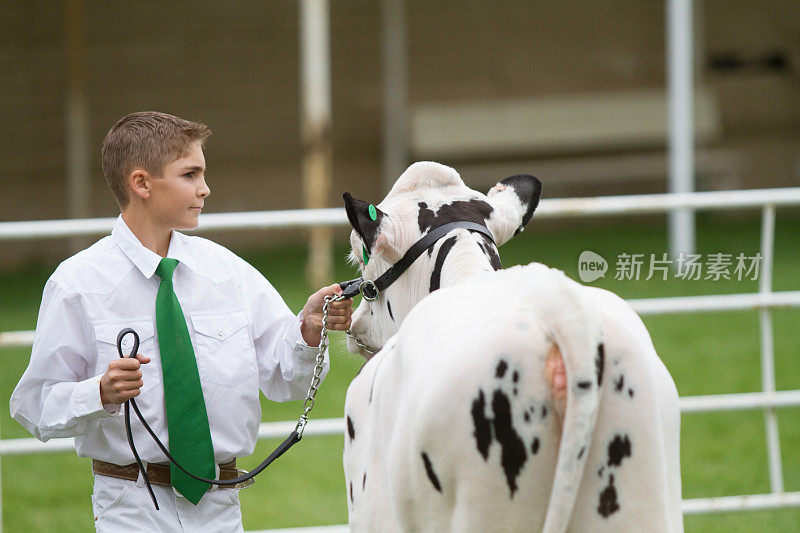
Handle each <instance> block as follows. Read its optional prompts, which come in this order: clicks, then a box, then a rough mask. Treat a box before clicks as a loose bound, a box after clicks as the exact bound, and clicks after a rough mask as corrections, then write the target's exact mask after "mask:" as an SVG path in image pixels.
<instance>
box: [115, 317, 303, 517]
mask: <svg viewBox="0 0 800 533" xmlns="http://www.w3.org/2000/svg"><path fill="white" fill-rule="evenodd" d="M129 333H130V334H133V349H132V350H131V353H130V355H127V356H126V355H123V353H122V338H123V337H124V336H125V335H127V334H129ZM138 351H139V335H138V334H137V333H136V331H134V330H133V329H131V328H125V329H123V330H122V331H120V332H119V335H117V353H119V356H120V357H121V358H123V359H124V358H126V357H132V356H135V355H136V353H137V352H138ZM128 404H130V406H131V407H133V410H134V412H135V413H136V416H137V417H138V418H139V421H140V422H141V423H142V425H143V426H144V428H145V429H146V430H147V432H148V433H149V434H150V436H151V437H153V440H154V441H155V443H156V445H158V447H159V449H161V451H162V452H163V453H164V455H166V456H167V459H169V460H170V461H171V462H172V463H173V464H174V465H175V466H177V467H178V468H180V469H181V471H183V473H184V474H186V475H187V476H189V477H192V478H194V479H196V480H198V481H202V482H203V483H208V484H209V485H220V486H231V485H236V484H237V483H242V482H243V481H247V480H248V479H252V478H254V477H255V476H256V475H258V474H260V473H261V471H262V470H264V469H265V468H266V467H268V466H269V465H270V463H272V462H273V461H274V460H275V459H277V458H278V457H280V456H281V455H283V454H284V453H285V452H286V451H287V450H288V449H289V448H291V447H292V446H293V445H295V444H296V443H298V442H300V439H301V436H300V434H299V433H298V432H297V431H296V430H295V431H292V432H291V433H290V434H289V436H288V437H287V438H286V440H285V441H283V442H282V443H281V444H280V445H279V446H278V447H277V448H275V451H273V452H272V453H271V454H270V455H269V457H267V458H266V459H264V461H263V462H262V463H261V464H260V465H258V466H257V467H256V468H255V469H254V470H252V471H250V472H248V473H246V474H244V475H241V476H239V477H235V478H232V479H208V478H204V477H200V476H196V475H194V474H192V473H191V472H189V471H188V470H186V469H185V468H184V467H183V466H182V465H181V464H180V463H179V462H178V461H176V460H175V458H174V457H173V456H172V454H170V453H169V450H167V448H166V447H165V446H164V444H163V443H162V442H161V440H160V439H159V438H158V437H157V436H156V434H155V433H154V432H153V430H152V429H151V428H150V425H149V424H148V423H147V422H145V420H144V417H143V416H142V413H141V412H140V411H139V406H137V405H136V400H134V399H133V398H131V399H130V400H128V401H126V402H125V433H126V434H127V435H128V445H129V446H130V447H131V451H132V452H133V457H134V458H135V459H136V466H138V467H139V472H140V473H141V474H142V477H143V478H144V483H145V485H147V491H148V492H149V493H150V497H151V498H152V499H153V504H154V505H155V506H156V510H159V508H158V500H156V495H155V493H154V492H153V487H152V486H151V485H150V478H148V477H147V470H146V469H145V467H144V465H143V464H142V460H141V459H140V458H139V453H138V452H137V451H136V445H135V444H134V443H133V433H132V432H131V413H130V410H129V409H128Z"/></svg>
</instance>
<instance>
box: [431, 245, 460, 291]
mask: <svg viewBox="0 0 800 533" xmlns="http://www.w3.org/2000/svg"><path fill="white" fill-rule="evenodd" d="M456 240H458V237H456V236H455V235H454V236H452V237H449V238H447V239H445V241H444V242H443V243H442V245H441V246H440V247H439V253H438V254H437V255H436V262H435V263H434V265H433V272H431V285H430V288H429V290H430V292H433V291H435V290H437V289H439V287H440V286H441V284H442V269H443V268H444V260H445V259H447V254H449V253H450V250H452V249H453V246H455V244H456Z"/></svg>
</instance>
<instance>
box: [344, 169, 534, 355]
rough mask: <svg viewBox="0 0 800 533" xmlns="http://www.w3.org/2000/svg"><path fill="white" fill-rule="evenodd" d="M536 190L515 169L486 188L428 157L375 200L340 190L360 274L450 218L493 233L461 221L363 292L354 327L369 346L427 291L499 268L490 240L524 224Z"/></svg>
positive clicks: (387, 263)
mask: <svg viewBox="0 0 800 533" xmlns="http://www.w3.org/2000/svg"><path fill="white" fill-rule="evenodd" d="M540 193H541V183H540V182H539V180H538V179H536V178H534V177H533V176H528V175H517V176H512V177H510V178H506V179H504V180H502V181H500V182H499V183H498V184H497V185H495V186H494V187H492V189H491V190H489V193H488V194H487V195H484V194H482V193H479V192H477V191H474V190H472V189H470V188H469V187H467V186H466V185H464V182H463V181H462V180H461V177H460V176H459V175H458V173H457V172H456V171H455V170H454V169H452V168H450V167H447V166H444V165H440V164H438V163H431V162H420V163H414V164H413V165H411V166H410V167H408V169H407V170H406V171H405V172H404V173H403V174H402V175H401V176H400V178H399V179H398V180H397V182H396V183H395V184H394V187H392V190H391V191H390V192H389V194H388V195H387V196H386V198H384V199H383V201H382V202H381V203H379V204H377V205H373V204H369V203H367V202H364V201H361V200H357V199H355V198H353V197H352V196H350V194H349V193H345V194H344V203H345V209H346V210H347V217H348V219H349V220H350V224H351V225H352V226H353V231H352V233H351V234H350V245H351V247H352V250H351V253H350V261H351V262H352V263H353V264H355V265H357V266H358V268H359V269H360V270H361V274H362V275H363V276H364V278H365V279H371V280H375V279H376V278H378V277H379V276H380V275H381V274H382V273H384V272H385V271H386V270H387V269H388V268H390V267H391V266H392V265H393V264H394V263H396V262H397V261H398V260H399V259H400V258H401V257H402V256H403V255H404V254H405V252H406V251H407V250H408V249H409V248H410V247H411V246H412V245H413V244H414V243H415V242H417V241H418V240H419V239H420V238H421V237H422V236H424V235H425V234H427V233H428V232H429V231H431V230H433V229H436V228H438V227H439V226H442V225H444V224H447V223H449V222H454V221H469V222H475V223H478V224H481V225H483V226H486V227H487V228H488V229H489V230H490V231H491V233H492V235H493V236H494V243H492V242H491V241H490V240H489V239H488V238H486V237H484V236H483V235H481V234H478V233H472V232H469V231H467V230H465V229H458V230H454V231H452V232H451V233H449V234H448V235H447V236H446V237H444V238H442V239H440V240H439V241H438V242H437V243H436V244H435V245H433V246H431V247H430V248H429V249H428V251H427V253H423V254H422V255H421V256H420V257H419V258H418V259H417V260H416V261H415V262H414V263H413V264H412V265H411V267H410V268H409V269H408V270H407V271H406V272H405V273H404V274H403V275H402V276H400V278H398V280H397V281H396V282H394V283H393V284H392V285H391V286H389V287H388V288H387V289H386V290H385V291H383V292H382V293H381V294H380V296H379V297H378V298H377V299H375V300H374V301H367V300H366V299H362V301H361V304H360V305H359V306H358V309H356V312H355V313H354V315H353V322H352V327H351V328H350V329H351V331H352V333H353V334H354V335H355V336H356V337H358V338H359V339H360V340H361V341H362V342H364V343H365V344H367V345H368V346H370V347H373V348H380V347H382V346H383V345H384V343H385V342H386V341H387V340H388V339H389V337H391V336H392V335H394V334H395V333H396V332H397V328H398V327H399V326H400V323H401V322H402V321H403V319H404V318H405V316H406V315H407V314H408V312H409V311H410V310H411V308H412V307H414V305H416V303H417V302H419V301H420V300H421V299H422V298H424V297H425V296H426V295H427V294H429V293H430V292H432V291H434V290H436V289H438V288H439V287H442V286H446V285H454V284H457V283H459V282H463V281H466V280H467V279H469V278H471V277H472V276H474V275H476V274H478V273H480V272H482V271H487V270H488V271H491V270H497V269H499V268H500V258H499V256H498V254H497V249H496V247H495V244H496V245H497V246H499V245H501V244H503V243H505V242H506V241H508V240H509V239H511V237H513V236H514V235H516V234H517V233H519V232H521V231H522V230H523V229H524V228H525V226H526V224H528V222H530V219H531V217H532V216H533V211H534V210H535V209H536V206H537V205H538V204H539V195H540ZM445 260H446V262H445ZM347 347H348V349H349V350H350V351H351V352H353V353H357V352H359V349H358V346H357V344H356V343H355V341H354V340H353V339H348V343H347ZM362 353H363V352H362ZM364 355H366V354H364Z"/></svg>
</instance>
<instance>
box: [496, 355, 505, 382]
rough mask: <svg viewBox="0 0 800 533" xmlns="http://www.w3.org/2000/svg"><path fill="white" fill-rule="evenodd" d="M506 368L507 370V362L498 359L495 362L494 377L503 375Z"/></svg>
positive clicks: (499, 377)
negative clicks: (497, 361)
mask: <svg viewBox="0 0 800 533" xmlns="http://www.w3.org/2000/svg"><path fill="white" fill-rule="evenodd" d="M506 370H508V363H506V362H505V360H504V359H500V362H499V363H497V369H496V371H495V374H494V377H496V378H498V379H501V378H502V377H503V376H505V375H506Z"/></svg>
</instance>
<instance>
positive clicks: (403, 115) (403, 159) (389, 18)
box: [380, 0, 408, 195]
mask: <svg viewBox="0 0 800 533" xmlns="http://www.w3.org/2000/svg"><path fill="white" fill-rule="evenodd" d="M381 27H382V35H381V44H382V48H383V189H382V190H381V191H380V193H381V194H382V195H383V194H386V193H387V192H389V190H390V189H391V188H392V185H394V182H395V180H397V178H398V176H400V174H401V173H402V172H403V171H404V170H405V169H406V165H407V164H408V59H407V55H408V51H407V49H406V48H407V45H406V21H405V2H404V1H403V0H383V2H382V3H381Z"/></svg>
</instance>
